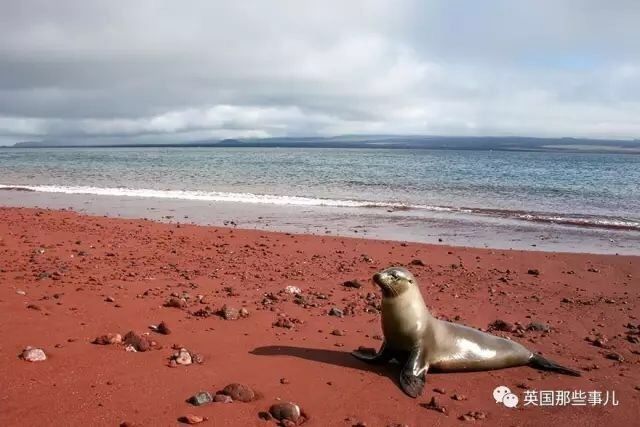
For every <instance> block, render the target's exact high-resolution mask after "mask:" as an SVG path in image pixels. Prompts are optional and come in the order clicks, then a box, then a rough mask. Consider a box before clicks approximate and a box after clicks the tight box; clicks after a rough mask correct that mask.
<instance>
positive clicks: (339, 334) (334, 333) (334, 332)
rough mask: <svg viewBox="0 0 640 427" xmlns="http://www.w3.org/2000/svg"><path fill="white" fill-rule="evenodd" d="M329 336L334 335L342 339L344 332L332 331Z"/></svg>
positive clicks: (339, 330)
mask: <svg viewBox="0 0 640 427" xmlns="http://www.w3.org/2000/svg"><path fill="white" fill-rule="evenodd" d="M331 335H335V336H337V337H342V336H344V331H343V330H341V329H334V330H333V331H331Z"/></svg>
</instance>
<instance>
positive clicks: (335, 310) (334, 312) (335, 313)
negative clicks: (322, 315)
mask: <svg viewBox="0 0 640 427" xmlns="http://www.w3.org/2000/svg"><path fill="white" fill-rule="evenodd" d="M329 316H336V317H342V316H344V313H343V312H342V310H340V309H339V308H336V307H332V308H331V310H329Z"/></svg>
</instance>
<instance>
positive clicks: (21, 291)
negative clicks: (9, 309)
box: [16, 289, 27, 296]
mask: <svg viewBox="0 0 640 427" xmlns="http://www.w3.org/2000/svg"><path fill="white" fill-rule="evenodd" d="M16 294H18V295H22V296H25V295H27V293H26V292H25V291H23V290H21V289H18V290H17V291H16Z"/></svg>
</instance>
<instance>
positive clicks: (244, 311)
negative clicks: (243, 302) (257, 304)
mask: <svg viewBox="0 0 640 427" xmlns="http://www.w3.org/2000/svg"><path fill="white" fill-rule="evenodd" d="M239 313H240V317H243V318H244V317H249V310H247V309H246V308H244V307H242V308H241V309H240V311H239Z"/></svg>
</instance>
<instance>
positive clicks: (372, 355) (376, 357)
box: [351, 342, 393, 363]
mask: <svg viewBox="0 0 640 427" xmlns="http://www.w3.org/2000/svg"><path fill="white" fill-rule="evenodd" d="M351 354H353V356H354V357H355V358H356V359H360V360H362V361H363V362H367V363H385V362H388V361H389V360H391V357H392V356H393V352H392V351H391V350H390V349H389V347H388V346H387V343H386V342H383V343H382V347H380V350H378V352H377V353H376V351H375V350H374V349H364V348H359V349H357V350H355V351H352V352H351Z"/></svg>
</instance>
